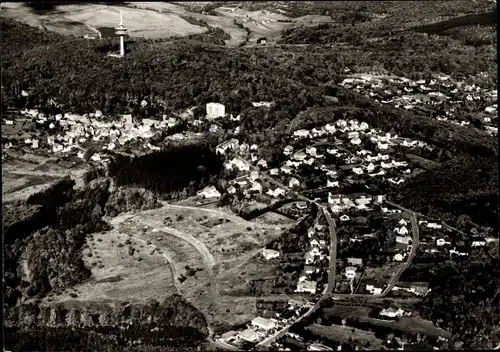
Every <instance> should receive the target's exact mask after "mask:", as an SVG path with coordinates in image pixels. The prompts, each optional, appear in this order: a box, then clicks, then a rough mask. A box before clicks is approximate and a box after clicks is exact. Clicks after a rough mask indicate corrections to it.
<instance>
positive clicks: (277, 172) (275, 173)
mask: <svg viewBox="0 0 500 352" xmlns="http://www.w3.org/2000/svg"><path fill="white" fill-rule="evenodd" d="M288 169H290V168H288ZM291 171H292V169H290V172H291ZM279 173H280V171H279V169H277V168H274V169H271V170H269V174H270V175H272V176H276V175H278V174H279Z"/></svg>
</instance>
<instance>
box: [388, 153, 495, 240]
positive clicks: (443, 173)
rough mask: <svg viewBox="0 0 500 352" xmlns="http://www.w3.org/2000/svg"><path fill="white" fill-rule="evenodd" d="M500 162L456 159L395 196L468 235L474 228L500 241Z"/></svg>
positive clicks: (464, 158)
mask: <svg viewBox="0 0 500 352" xmlns="http://www.w3.org/2000/svg"><path fill="white" fill-rule="evenodd" d="M497 163H498V160H497V159H496V158H479V157H477V156H476V157H473V156H461V157H458V156H456V157H455V158H454V159H452V160H449V161H447V162H444V163H442V164H441V165H440V166H438V167H435V168H433V169H431V170H429V171H427V172H424V173H422V174H420V175H417V176H415V177H414V178H412V179H411V180H409V181H408V183H406V184H404V185H403V186H402V187H401V188H399V189H398V190H397V191H396V192H395V197H396V199H397V202H400V203H401V204H402V205H404V206H406V207H408V208H410V209H413V210H415V211H418V212H421V213H423V214H428V215H430V216H433V217H435V218H438V219H443V220H445V221H449V222H450V224H455V225H456V226H457V227H460V228H462V230H464V231H470V230H471V228H473V227H474V226H473V224H474V223H475V224H477V225H480V226H484V227H489V228H491V230H490V231H488V232H490V234H491V235H493V236H495V237H498V235H497V234H498V215H499V214H498V164H497Z"/></svg>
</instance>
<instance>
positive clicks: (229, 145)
mask: <svg viewBox="0 0 500 352" xmlns="http://www.w3.org/2000/svg"><path fill="white" fill-rule="evenodd" d="M238 143H239V142H238V140H237V139H231V140H229V141H225V142H223V143H221V144H219V145H218V146H217V147H215V152H216V153H217V154H224V153H225V152H226V150H227V149H234V148H236V147H238Z"/></svg>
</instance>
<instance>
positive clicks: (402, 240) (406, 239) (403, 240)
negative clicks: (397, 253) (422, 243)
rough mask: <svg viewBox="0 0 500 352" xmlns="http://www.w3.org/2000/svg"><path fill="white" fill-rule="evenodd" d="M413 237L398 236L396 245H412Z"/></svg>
mask: <svg viewBox="0 0 500 352" xmlns="http://www.w3.org/2000/svg"><path fill="white" fill-rule="evenodd" d="M410 241H411V236H396V243H404V244H410Z"/></svg>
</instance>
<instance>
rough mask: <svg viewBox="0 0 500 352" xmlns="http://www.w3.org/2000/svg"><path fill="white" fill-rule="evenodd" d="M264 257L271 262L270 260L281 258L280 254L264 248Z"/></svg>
mask: <svg viewBox="0 0 500 352" xmlns="http://www.w3.org/2000/svg"><path fill="white" fill-rule="evenodd" d="M262 256H263V257H264V258H265V259H266V260H270V259H273V258H278V257H279V256H280V252H278V251H275V250H273V249H266V248H264V249H263V250H262Z"/></svg>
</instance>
